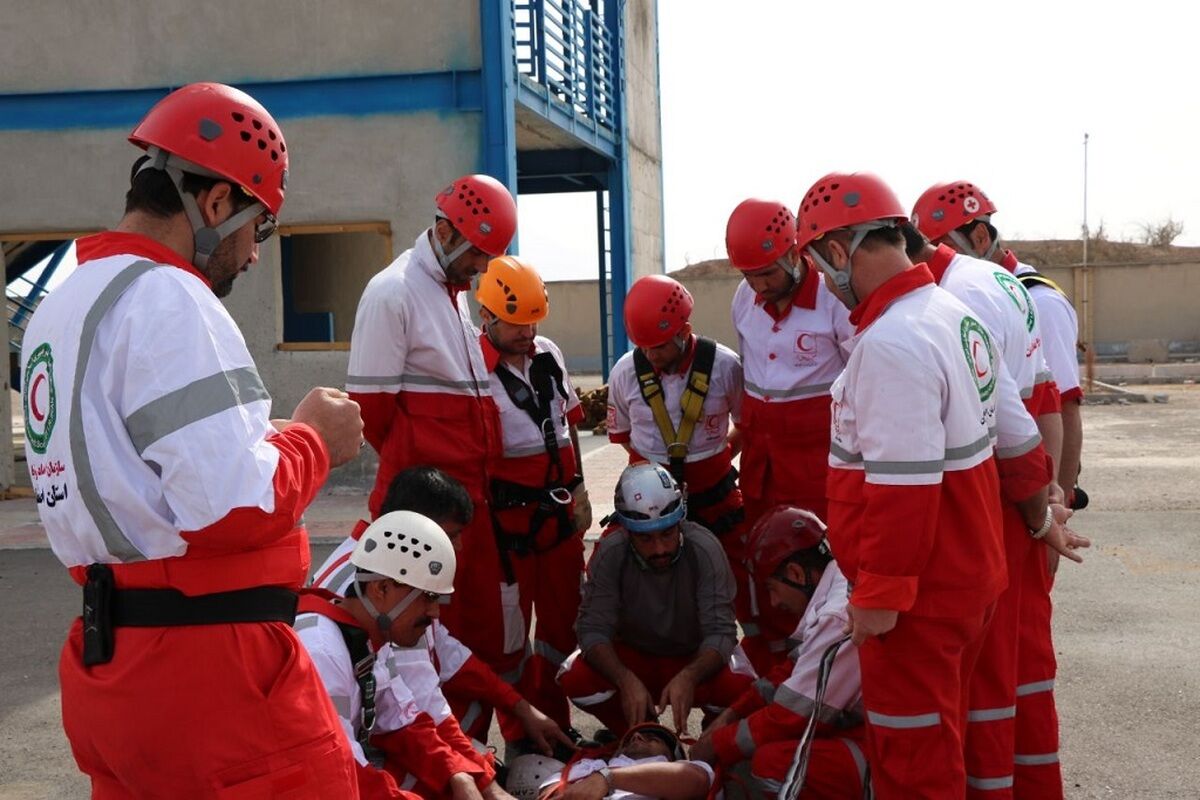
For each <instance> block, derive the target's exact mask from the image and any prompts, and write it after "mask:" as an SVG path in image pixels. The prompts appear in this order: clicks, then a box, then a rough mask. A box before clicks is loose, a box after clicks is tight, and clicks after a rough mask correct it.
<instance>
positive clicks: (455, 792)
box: [446, 772, 495, 800]
mask: <svg viewBox="0 0 1200 800" xmlns="http://www.w3.org/2000/svg"><path fill="white" fill-rule="evenodd" d="M492 783H495V781H492ZM446 788H448V789H449V790H450V797H451V798H453V800H483V795H482V794H480V792H479V787H477V786H476V785H475V779H474V778H473V777H472V776H471V774H470V773H468V772H456V773H454V774H453V775H451V776H450V783H449V785H448V786H447V787H446Z"/></svg>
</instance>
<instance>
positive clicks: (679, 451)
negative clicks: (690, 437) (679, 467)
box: [667, 442, 690, 458]
mask: <svg viewBox="0 0 1200 800" xmlns="http://www.w3.org/2000/svg"><path fill="white" fill-rule="evenodd" d="M688 452H690V448H689V447H688V444H687V442H671V443H670V444H668V445H667V458H687V456H688Z"/></svg>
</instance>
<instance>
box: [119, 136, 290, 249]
mask: <svg viewBox="0 0 1200 800" xmlns="http://www.w3.org/2000/svg"><path fill="white" fill-rule="evenodd" d="M146 153H147V154H148V155H149V156H150V158H149V159H147V160H146V162H145V163H144V164H142V166H140V167H138V172H141V171H142V170H144V169H157V170H162V171H163V172H165V173H167V177H169V178H170V179H171V183H172V184H174V185H175V191H176V192H178V194H179V200H180V202H182V203H183V212H184V214H186V215H187V218H188V223H189V224H190V225H191V226H192V242H193V244H192V247H193V248H194V252H193V253H192V264H193V266H195V267H196V269H198V270H201V271H203V270H204V268H205V267H207V266H208V259H209V258H210V257H211V256H212V254H213V252H214V251H215V250H216V249H217V246H218V245H220V244H221V241H222V240H223V239H225V238H227V237H228V236H229V235H230V234H231V233H233V232H234V231H236V230H238V229H239V228H241V227H242V226H243V225H245V224H246V223H248V222H251V221H253V220H254V219H255V218H257V217H258V215H259V214H261V213H263V211H265V210H266V206H264V205H263V204H262V203H260V202H258V201H257V200H256V201H254V202H253V203H251V204H250V205H248V206H247V207H246V208H243V209H242V210H241V211H239V212H237V213H236V214H234V215H233V216H231V217H230V218H229V219H227V220H225V221H224V222H222V223H221V224H220V225H218V226H217V227H215V228H213V227H210V226H209V225H208V224H207V223H205V221H204V216H203V215H202V214H201V213H200V205H199V204H198V203H197V202H196V198H195V197H194V196H193V195H192V194H191V193H190V192H185V191H184V190H183V175H184V173H185V172H188V173H191V174H193V175H200V176H202V177H205V178H214V179H216V180H220V181H228V182H229V183H233V181H230V180H229V179H228V178H226V177H224V176H223V175H218V174H217V173H215V172H213V171H212V170H207V169H204V168H203V167H201V166H199V165H197V164H193V163H192V162H190V161H188V160H186V159H183V158H180V157H179V156H176V155H172V154H171V153H168V152H167V151H166V150H163V149H161V148H159V147H154V146H153V145H152V146H150V147H148V148H146ZM235 185H236V184H235Z"/></svg>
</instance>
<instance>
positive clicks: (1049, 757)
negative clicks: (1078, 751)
mask: <svg viewBox="0 0 1200 800" xmlns="http://www.w3.org/2000/svg"><path fill="white" fill-rule="evenodd" d="M1013 763H1014V764H1016V765H1018V766H1021V767H1041V766H1044V765H1046V764H1057V763H1058V753H1035V754H1033V755H1022V754H1020V753H1017V754H1016V755H1015V756H1013Z"/></svg>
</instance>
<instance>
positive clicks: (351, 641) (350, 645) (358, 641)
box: [333, 620, 384, 767]
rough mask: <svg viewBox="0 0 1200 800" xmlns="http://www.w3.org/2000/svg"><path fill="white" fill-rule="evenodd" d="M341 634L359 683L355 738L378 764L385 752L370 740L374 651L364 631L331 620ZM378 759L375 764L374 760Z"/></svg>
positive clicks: (378, 764)
mask: <svg viewBox="0 0 1200 800" xmlns="http://www.w3.org/2000/svg"><path fill="white" fill-rule="evenodd" d="M333 622H334V624H335V625H337V626H338V630H339V631H341V633H342V641H344V642H345V643H346V649H347V650H349V651H350V663H352V664H353V665H354V680H355V682H356V683H357V684H358V691H359V694H361V695H362V715H361V717H360V725H359V726H358V734H357V736H356V737H355V738H356V739H357V740H358V744H359V746H361V747H362V749H363V754H364V755H365V756H366V757H367V760H368V761H370V762H371V763H372V764H374V765H375V766H377V767H381V766H382V765H383V760H384V759H383V756H384V753H383V751H382V750H379V749H378V748H377V747H374V746H373V745H372V744H371V742H370V739H371V731H372V729H374V727H375V689H376V687H375V653H374V652H372V650H371V647H370V637H369V636H368V635H367V632H366V631H365V630H363V629H362V628H360V627H358V626H357V625H350V624H349V623H346V622H338V621H337V620H333ZM377 761H378V763H376V762H377Z"/></svg>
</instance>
